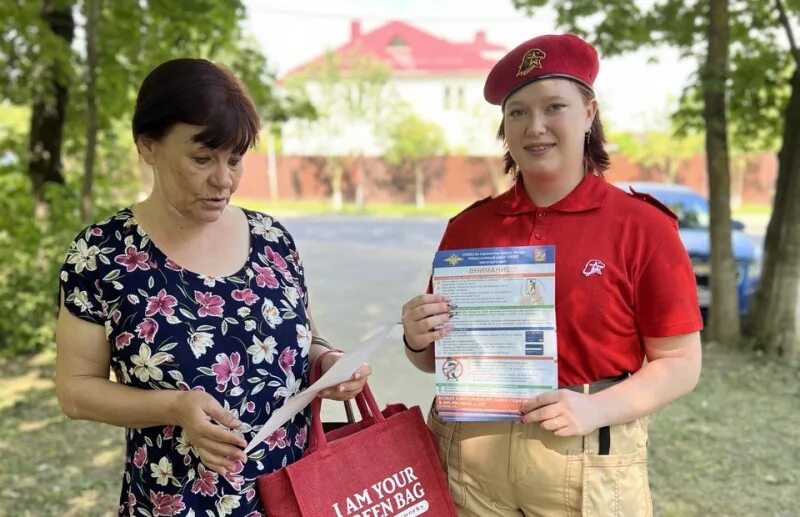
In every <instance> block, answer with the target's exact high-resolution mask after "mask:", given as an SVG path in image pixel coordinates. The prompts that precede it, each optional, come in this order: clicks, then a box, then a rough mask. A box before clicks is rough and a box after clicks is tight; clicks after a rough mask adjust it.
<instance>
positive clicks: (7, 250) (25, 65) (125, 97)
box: [0, 0, 313, 355]
mask: <svg viewBox="0 0 800 517" xmlns="http://www.w3.org/2000/svg"><path fill="white" fill-rule="evenodd" d="M46 3H48V2H42V1H41V0H19V1H16V2H0V67H2V69H3V71H4V73H3V74H2V76H0V213H2V214H3V216H2V218H0V247H2V249H3V250H4V252H3V254H2V255H1V256H0V354H4V355H9V354H14V353H19V352H32V351H36V350H40V349H42V348H45V347H50V346H52V344H53V325H54V322H55V320H54V309H55V300H56V298H55V296H56V291H57V285H58V282H57V272H58V269H59V267H60V265H61V263H62V261H63V259H64V255H65V253H66V250H67V247H68V246H69V243H70V241H71V240H72V238H73V237H74V235H75V234H77V232H78V231H79V230H80V227H81V223H80V222H79V215H78V206H79V205H78V203H79V200H78V198H79V192H80V185H81V179H82V174H83V172H82V165H83V161H84V160H83V155H84V153H85V150H86V143H85V138H86V109H87V108H86V84H87V81H86V79H85V76H86V62H85V53H84V51H83V49H82V48H80V47H81V46H80V45H77V44H76V45H73V46H71V47H70V46H69V45H67V44H66V43H65V41H64V39H63V38H60V37H58V36H56V35H55V34H54V33H53V31H52V30H51V28H50V27H49V25H48V24H47V22H46V21H45V20H44V19H43V17H42V14H41V11H42V6H43V5H44V4H46ZM49 4H50V5H52V6H54V8H56V9H59V8H60V9H61V10H62V11H63V10H64V9H66V10H67V11H69V10H70V9H71V10H72V13H73V18H74V19H75V20H76V21H77V22H78V23H79V24H80V23H83V22H84V21H85V20H83V19H82V18H80V17H79V16H78V7H79V2H77V1H76V0H52V2H49ZM244 15H245V10H244V4H243V2H242V1H241V0H159V1H158V2H127V1H126V2H103V5H102V11H101V13H100V19H99V25H98V38H97V41H98V60H99V64H98V81H97V108H98V125H99V133H98V148H97V161H96V165H95V174H94V177H95V183H94V189H93V190H94V205H95V210H94V213H95V214H97V217H104V216H106V215H109V214H111V213H113V212H114V211H115V210H117V209H119V208H120V207H121V206H122V205H125V204H129V203H130V202H131V201H133V199H134V198H135V195H136V194H137V193H138V190H139V189H140V188H141V187H140V185H141V182H140V180H139V177H140V170H139V167H138V163H137V162H138V159H137V156H136V153H135V148H134V145H133V142H132V137H131V133H130V120H131V116H132V113H133V109H134V103H135V96H136V91H137V90H138V87H139V84H140V83H141V81H142V80H143V79H144V77H145V75H146V74H147V73H148V72H149V71H150V70H151V69H152V68H153V67H155V66H156V65H158V64H160V63H162V62H164V61H166V60H169V59H173V58H177V57H202V58H206V59H209V60H212V61H215V62H218V63H222V64H225V65H226V66H228V67H229V68H230V69H231V70H232V71H233V72H234V73H236V74H237V75H238V76H239V77H240V78H241V80H242V81H243V82H244V83H245V85H246V86H247V87H248V89H249V91H250V93H251V95H252V96H253V99H254V101H255V103H256V105H257V107H258V109H259V112H260V114H261V116H262V118H263V119H265V120H285V119H286V118H289V117H293V116H309V114H311V113H313V111H312V110H311V109H310V106H309V105H308V103H307V102H305V103H304V102H302V101H298V100H295V99H294V98H288V99H287V98H279V97H278V96H276V95H275V92H274V88H273V87H274V74H272V73H271V72H270V71H269V67H268V66H267V63H266V60H265V58H264V56H263V54H262V53H261V52H260V51H259V50H257V46H256V44H255V43H254V41H253V40H252V38H249V37H247V35H246V34H244V33H243V31H242V25H241V24H240V21H241V20H242V19H243V18H244ZM50 73H55V76H56V77H57V78H59V79H61V80H62V82H63V83H64V84H67V85H69V99H68V107H67V116H66V123H65V126H64V141H63V146H62V158H63V170H64V176H65V179H66V184H65V185H64V186H49V190H48V192H47V198H48V200H49V202H50V210H49V215H48V216H45V217H36V216H35V213H36V210H37V207H35V206H34V202H33V199H32V196H31V191H30V180H29V179H28V177H27V174H26V170H25V169H26V166H27V162H28V149H27V147H28V130H29V126H30V109H29V107H30V106H31V105H32V103H33V102H34V100H35V99H37V98H45V99H47V98H48V97H50V96H51V95H52V94H53V92H52V91H49V88H51V87H52V82H51V80H49V79H48V78H49V77H51V76H50V75H49V74H50ZM187 87H191V85H187Z"/></svg>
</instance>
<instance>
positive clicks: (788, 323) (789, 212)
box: [745, 0, 800, 363]
mask: <svg viewBox="0 0 800 517" xmlns="http://www.w3.org/2000/svg"><path fill="white" fill-rule="evenodd" d="M787 4H788V2H787ZM775 6H776V11H777V14H778V18H779V21H780V26H781V27H782V28H783V29H784V30H785V31H786V36H787V39H788V40H789V45H790V49H789V53H788V57H789V59H790V60H791V63H792V65H791V67H792V68H793V72H792V74H791V77H790V79H789V89H790V95H789V100H788V102H787V103H786V105H785V109H784V111H783V124H779V125H778V127H781V126H782V135H781V141H782V145H781V149H780V152H779V153H778V163H779V167H778V180H777V186H776V188H775V201H774V204H773V211H772V217H771V218H770V221H769V225H768V226H767V235H766V239H765V242H764V267H763V273H762V278H761V284H760V285H759V288H758V291H757V293H756V303H755V304H754V306H753V308H752V310H751V311H750V313H749V314H748V315H747V319H746V321H745V323H746V326H745V332H746V334H747V335H748V336H749V337H751V338H752V339H753V340H754V341H755V343H756V344H757V346H759V347H761V348H763V349H764V350H765V351H766V352H767V353H768V354H769V355H770V356H772V357H777V358H785V359H787V360H789V361H790V362H794V363H797V362H798V361H800V333H799V332H798V324H800V322H798V321H797V303H798V295H799V293H800V202H798V199H800V48H798V46H797V43H796V40H795V37H794V33H793V31H792V23H791V21H790V20H789V13H787V10H786V8H785V7H784V5H783V3H782V2H781V0H775ZM789 7H790V8H791V11H790V12H791V13H792V14H793V15H794V16H798V15H800V2H798V1H796V0H795V1H793V2H791V4H789ZM778 48H779V47H777V46H775V47H765V50H766V52H768V53H773V54H774V53H777V54H778V56H776V57H777V59H775V60H774V61H773V63H774V64H775V65H777V66H776V68H779V69H780V64H781V63H782V60H781V57H782V56H783V53H781V52H780V50H777V49H778ZM765 73H767V74H769V75H775V71H771V70H768V71H767V72H765ZM771 104H772V103H769V105H771Z"/></svg>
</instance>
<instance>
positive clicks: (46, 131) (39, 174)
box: [28, 0, 75, 216]
mask: <svg viewBox="0 0 800 517" xmlns="http://www.w3.org/2000/svg"><path fill="white" fill-rule="evenodd" d="M52 4H53V2H51V1H50V0H45V2H44V5H43V7H42V18H43V19H44V20H45V22H47V24H48V25H49V26H50V29H51V30H52V31H53V32H54V33H55V34H57V35H58V36H60V37H61V38H63V39H64V41H65V45H66V46H67V47H69V45H70V44H71V43H72V38H73V34H74V32H75V21H74V20H73V19H72V8H71V6H66V7H58V8H55V7H53V5H52ZM42 68H43V69H44V71H43V73H42V76H41V78H40V80H41V81H43V84H44V85H45V88H44V89H43V90H38V89H36V90H35V92H34V95H33V106H32V110H31V129H30V140H29V142H28V151H29V153H30V158H29V162H28V176H29V177H30V179H31V184H32V186H33V196H34V200H35V202H36V206H37V214H38V215H39V216H42V215H43V214H44V212H45V211H46V204H45V199H44V191H45V185H46V184H47V183H60V184H63V183H64V176H63V175H62V173H61V143H62V140H63V130H64V118H65V116H66V111H67V95H68V89H67V79H66V78H65V77H64V74H63V71H60V70H59V69H58V68H59V66H58V62H57V60H56V59H53V60H52V61H50V62H48V63H44V64H42Z"/></svg>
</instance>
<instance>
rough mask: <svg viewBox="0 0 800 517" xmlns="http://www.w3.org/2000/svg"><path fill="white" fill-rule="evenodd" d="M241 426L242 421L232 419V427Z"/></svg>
mask: <svg viewBox="0 0 800 517" xmlns="http://www.w3.org/2000/svg"><path fill="white" fill-rule="evenodd" d="M241 426H242V421H241V420H234V421H233V427H241Z"/></svg>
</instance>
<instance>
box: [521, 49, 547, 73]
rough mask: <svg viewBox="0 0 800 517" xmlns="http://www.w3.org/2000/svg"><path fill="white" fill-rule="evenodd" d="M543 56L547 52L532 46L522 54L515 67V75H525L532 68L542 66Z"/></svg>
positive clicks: (545, 55)
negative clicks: (517, 66) (516, 67)
mask: <svg viewBox="0 0 800 517" xmlns="http://www.w3.org/2000/svg"><path fill="white" fill-rule="evenodd" d="M545 57H547V54H545V53H544V52H543V51H541V50H539V49H538V48H532V49H530V50H529V51H527V52H525V55H524V56H522V62H521V63H520V64H519V68H518V69H517V77H522V76H523V75H527V74H528V73H530V71H531V70H533V69H534V68H542V59H544V58H545Z"/></svg>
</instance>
